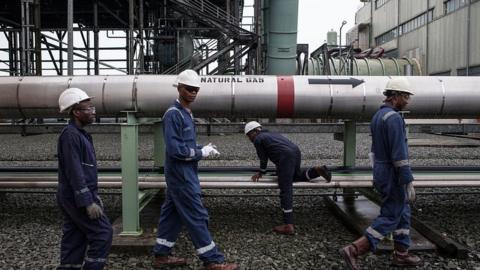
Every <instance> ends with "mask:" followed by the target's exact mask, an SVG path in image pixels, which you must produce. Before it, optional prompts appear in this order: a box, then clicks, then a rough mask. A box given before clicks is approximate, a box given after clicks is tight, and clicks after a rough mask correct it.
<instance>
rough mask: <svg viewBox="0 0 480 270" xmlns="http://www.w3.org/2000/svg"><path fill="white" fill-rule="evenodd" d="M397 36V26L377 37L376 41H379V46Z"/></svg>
mask: <svg viewBox="0 0 480 270" xmlns="http://www.w3.org/2000/svg"><path fill="white" fill-rule="evenodd" d="M396 37H397V28H393V29H392V30H390V31H388V32H386V33H383V34H381V35H380V36H378V37H376V38H375V42H376V43H377V46H379V45H382V44H384V43H387V42H389V41H390V40H393V39H394V38H396Z"/></svg>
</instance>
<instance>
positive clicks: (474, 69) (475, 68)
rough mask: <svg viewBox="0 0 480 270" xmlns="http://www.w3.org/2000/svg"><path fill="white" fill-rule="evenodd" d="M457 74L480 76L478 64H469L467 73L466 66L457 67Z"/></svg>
mask: <svg viewBox="0 0 480 270" xmlns="http://www.w3.org/2000/svg"><path fill="white" fill-rule="evenodd" d="M457 76H480V66H471V67H470V68H469V69H468V75H467V69H466V68H459V69H457Z"/></svg>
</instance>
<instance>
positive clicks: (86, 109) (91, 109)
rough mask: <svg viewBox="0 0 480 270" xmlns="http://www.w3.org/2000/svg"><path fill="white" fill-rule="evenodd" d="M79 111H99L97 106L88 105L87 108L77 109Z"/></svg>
mask: <svg viewBox="0 0 480 270" xmlns="http://www.w3.org/2000/svg"><path fill="white" fill-rule="evenodd" d="M77 110H78V111H83V112H88V113H94V112H96V111H97V109H95V107H93V106H92V107H88V108H85V109H77Z"/></svg>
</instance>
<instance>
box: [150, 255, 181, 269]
mask: <svg viewBox="0 0 480 270" xmlns="http://www.w3.org/2000/svg"><path fill="white" fill-rule="evenodd" d="M184 265H187V260H185V259H184V258H180V257H174V256H170V255H166V256H161V255H160V256H159V255H157V256H155V258H154V259H153V268H167V267H176V266H184Z"/></svg>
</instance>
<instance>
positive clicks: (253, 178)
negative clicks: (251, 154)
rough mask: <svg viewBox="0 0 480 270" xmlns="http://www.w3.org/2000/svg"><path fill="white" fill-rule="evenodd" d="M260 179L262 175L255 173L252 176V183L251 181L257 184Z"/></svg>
mask: <svg viewBox="0 0 480 270" xmlns="http://www.w3.org/2000/svg"><path fill="white" fill-rule="evenodd" d="M260 178H262V173H261V172H257V173H256V174H254V175H253V176H252V181H253V182H258V180H259V179H260Z"/></svg>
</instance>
